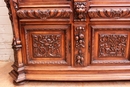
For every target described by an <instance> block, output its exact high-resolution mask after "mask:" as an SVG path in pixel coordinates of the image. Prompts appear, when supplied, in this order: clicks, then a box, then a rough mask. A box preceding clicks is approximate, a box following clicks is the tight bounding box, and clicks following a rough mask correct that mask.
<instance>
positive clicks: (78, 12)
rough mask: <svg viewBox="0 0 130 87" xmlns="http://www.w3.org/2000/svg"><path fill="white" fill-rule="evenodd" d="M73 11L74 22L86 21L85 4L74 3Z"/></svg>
mask: <svg viewBox="0 0 130 87" xmlns="http://www.w3.org/2000/svg"><path fill="white" fill-rule="evenodd" d="M74 10H75V20H76V21H86V13H87V11H86V2H75V3H74Z"/></svg>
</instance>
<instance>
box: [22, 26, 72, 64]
mask: <svg viewBox="0 0 130 87" xmlns="http://www.w3.org/2000/svg"><path fill="white" fill-rule="evenodd" d="M22 31H23V33H24V38H23V39H25V42H23V44H24V45H25V46H24V47H25V48H23V51H27V52H25V53H26V56H25V57H26V58H25V60H24V61H25V63H26V64H44V65H70V50H69V47H70V26H69V25H25V26H24V27H23V29H22ZM23 41H24V40H23ZM23 55H25V54H23Z"/></svg>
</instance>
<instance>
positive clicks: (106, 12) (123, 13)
mask: <svg viewBox="0 0 130 87" xmlns="http://www.w3.org/2000/svg"><path fill="white" fill-rule="evenodd" d="M88 14H89V16H90V17H91V18H128V17H130V10H129V8H122V9H121V8H119V9H117V8H116V9H115V8H103V9H102V8H96V9H95V8H91V9H89V11H88Z"/></svg>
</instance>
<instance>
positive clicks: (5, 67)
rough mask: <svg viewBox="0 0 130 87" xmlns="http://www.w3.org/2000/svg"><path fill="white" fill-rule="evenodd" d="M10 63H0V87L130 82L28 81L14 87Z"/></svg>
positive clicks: (118, 86)
mask: <svg viewBox="0 0 130 87" xmlns="http://www.w3.org/2000/svg"><path fill="white" fill-rule="evenodd" d="M11 65H12V62H1V61H0V87H130V81H109V82H36V81H29V82H26V83H25V84H24V85H20V86H15V85H14V84H13V79H12V78H11V77H10V76H9V74H8V73H9V72H10V71H11V69H12V68H11Z"/></svg>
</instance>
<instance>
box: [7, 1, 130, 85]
mask: <svg viewBox="0 0 130 87" xmlns="http://www.w3.org/2000/svg"><path fill="white" fill-rule="evenodd" d="M4 1H5V2H6V5H7V8H8V9H9V17H10V20H11V23H12V28H13V34H14V39H13V44H12V48H13V49H14V58H15V61H14V64H13V65H12V67H13V70H12V71H11V72H10V75H11V76H12V77H13V78H14V81H15V82H16V83H21V82H24V81H26V80H43V81H95V80H96V81H99V80H130V0H4Z"/></svg>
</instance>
